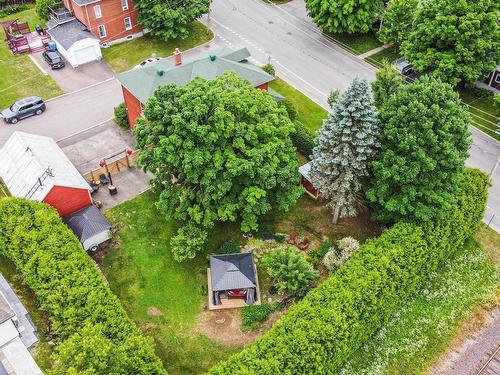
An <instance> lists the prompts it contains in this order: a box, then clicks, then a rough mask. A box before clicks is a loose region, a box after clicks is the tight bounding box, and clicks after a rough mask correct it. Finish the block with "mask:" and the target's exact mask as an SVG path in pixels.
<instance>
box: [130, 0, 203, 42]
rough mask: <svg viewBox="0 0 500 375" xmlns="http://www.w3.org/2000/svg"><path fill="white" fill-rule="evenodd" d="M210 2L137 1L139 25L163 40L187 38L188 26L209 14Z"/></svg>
mask: <svg viewBox="0 0 500 375" xmlns="http://www.w3.org/2000/svg"><path fill="white" fill-rule="evenodd" d="M209 5H210V0H183V1H180V2H179V1H173V2H168V1H162V0H136V1H135V7H136V9H138V10H139V23H140V24H141V26H142V27H143V28H147V29H149V30H150V32H151V34H152V35H155V36H157V37H159V38H161V39H163V40H165V41H166V40H168V39H172V38H186V37H187V36H188V35H189V31H188V29H187V26H188V25H189V24H190V23H191V22H194V21H195V20H196V19H197V18H198V17H199V16H201V15H202V14H205V13H208V8H209Z"/></svg>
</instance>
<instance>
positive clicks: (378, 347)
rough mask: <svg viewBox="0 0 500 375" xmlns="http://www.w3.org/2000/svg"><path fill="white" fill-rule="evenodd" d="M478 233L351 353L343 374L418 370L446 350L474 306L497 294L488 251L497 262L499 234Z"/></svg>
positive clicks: (495, 270) (484, 230) (498, 276)
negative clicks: (386, 322)
mask: <svg viewBox="0 0 500 375" xmlns="http://www.w3.org/2000/svg"><path fill="white" fill-rule="evenodd" d="M478 234H479V235H477V236H476V240H474V239H469V240H468V241H467V242H466V244H465V245H464V246H463V247H462V248H461V249H459V250H458V252H457V254H456V255H455V256H454V257H453V258H452V259H450V260H448V261H447V262H446V264H445V265H444V267H442V268H441V269H440V270H439V271H438V272H436V273H434V274H433V275H431V279H430V281H429V283H428V284H427V285H426V286H425V287H424V288H423V289H422V290H421V291H419V292H418V293H417V294H416V295H415V297H414V298H413V299H412V300H411V301H409V302H408V303H407V304H406V305H405V306H404V307H403V308H402V309H401V310H400V311H399V312H398V313H397V314H395V315H394V317H393V318H392V319H391V320H390V322H389V323H388V324H387V325H386V326H385V327H384V328H383V329H382V330H380V331H379V333H378V334H377V335H376V336H375V337H374V338H373V339H372V340H371V341H369V342H368V343H367V345H365V346H364V347H363V348H361V349H360V350H358V351H357V352H356V353H355V355H354V356H353V357H352V359H351V361H350V363H348V364H347V365H346V366H345V367H344V369H343V371H342V372H341V374H343V375H346V374H368V373H369V374H401V375H403V374H404V375H411V374H415V375H417V374H421V373H423V372H424V370H425V369H426V368H427V367H428V366H429V365H430V364H431V363H432V362H433V360H435V359H436V358H437V357H438V356H439V355H440V354H441V353H442V352H443V350H445V349H446V348H447V346H448V344H449V342H450V341H451V339H452V338H453V337H454V336H455V334H456V333H457V331H458V329H459V327H460V325H461V323H462V321H464V320H467V319H468V317H469V314H471V312H472V311H473V310H474V309H475V308H476V306H478V305H479V304H482V303H486V302H487V301H489V300H491V299H493V298H498V297H495V295H496V294H498V283H499V281H500V274H499V273H498V268H495V264H494V263H493V262H492V258H491V255H490V254H491V253H497V255H496V257H497V258H496V259H497V263H496V265H497V266H500V264H499V263H498V250H499V249H498V244H499V243H500V236H499V235H498V234H497V233H496V232H494V231H492V230H491V229H488V228H486V227H485V226H484V225H482V227H481V229H480V230H479V232H478ZM495 244H496V245H495ZM493 247H496V249H493Z"/></svg>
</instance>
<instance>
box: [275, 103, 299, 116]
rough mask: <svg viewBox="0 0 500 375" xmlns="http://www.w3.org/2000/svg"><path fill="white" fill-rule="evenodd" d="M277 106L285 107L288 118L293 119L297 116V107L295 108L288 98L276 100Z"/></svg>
mask: <svg viewBox="0 0 500 375" xmlns="http://www.w3.org/2000/svg"><path fill="white" fill-rule="evenodd" d="M278 106H280V107H283V108H285V111H286V113H287V114H288V117H289V118H290V120H292V121H295V120H297V118H298V117H299V113H298V112H297V108H295V106H294V105H293V103H292V102H291V101H290V100H288V99H283V100H282V101H281V102H278Z"/></svg>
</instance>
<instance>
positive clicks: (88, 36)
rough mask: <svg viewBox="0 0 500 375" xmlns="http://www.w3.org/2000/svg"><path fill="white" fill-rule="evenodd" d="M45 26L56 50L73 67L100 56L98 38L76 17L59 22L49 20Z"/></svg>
mask: <svg viewBox="0 0 500 375" xmlns="http://www.w3.org/2000/svg"><path fill="white" fill-rule="evenodd" d="M47 26H48V28H49V29H48V31H47V32H48V33H49V35H50V37H51V38H52V40H53V41H54V42H55V43H56V46H57V50H58V51H59V52H60V53H61V55H63V57H64V58H65V59H66V60H67V61H68V62H69V63H70V64H71V66H72V67H73V68H75V67H77V66H79V65H83V64H86V63H88V62H91V61H96V60H100V59H101V58H102V53H101V46H100V45H99V39H97V38H96V37H95V36H94V35H93V34H92V33H91V32H90V30H89V29H88V28H87V27H86V26H85V25H84V24H83V23H81V22H80V21H78V20H77V19H74V20H71V21H68V22H65V23H61V24H57V23H56V22H55V21H53V20H50V21H49V22H47Z"/></svg>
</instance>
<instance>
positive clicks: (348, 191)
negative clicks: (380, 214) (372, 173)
mask: <svg viewBox="0 0 500 375" xmlns="http://www.w3.org/2000/svg"><path fill="white" fill-rule="evenodd" d="M378 134H379V128H378V123H377V112H376V110H375V106H374V104H373V97H372V92H371V87H370V84H369V83H368V80H366V79H362V78H358V77H356V78H355V79H354V80H353V81H352V83H351V85H350V86H349V87H348V88H347V90H346V91H345V92H344V93H343V94H342V95H340V97H339V98H338V99H337V101H336V102H335V103H334V104H333V107H332V111H331V113H330V116H329V117H328V118H327V119H326V120H325V121H324V122H323V126H322V127H321V129H320V130H319V132H318V137H317V139H316V146H315V147H314V150H313V154H312V165H311V172H310V175H311V179H312V181H313V184H314V187H315V188H316V189H318V190H319V192H320V193H321V196H322V197H323V198H324V199H326V200H327V202H328V203H327V206H328V207H329V208H331V209H332V211H333V219H332V222H333V224H337V222H338V219H339V217H340V218H342V217H352V216H355V215H356V214H357V208H358V204H359V203H360V200H361V188H362V186H363V183H364V180H365V179H366V178H367V177H368V174H369V172H368V165H369V162H370V161H371V160H372V159H373V156H374V155H375V152H376V150H377V148H378V146H379V144H378Z"/></svg>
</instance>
